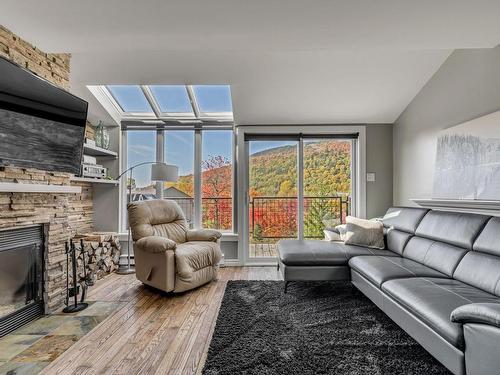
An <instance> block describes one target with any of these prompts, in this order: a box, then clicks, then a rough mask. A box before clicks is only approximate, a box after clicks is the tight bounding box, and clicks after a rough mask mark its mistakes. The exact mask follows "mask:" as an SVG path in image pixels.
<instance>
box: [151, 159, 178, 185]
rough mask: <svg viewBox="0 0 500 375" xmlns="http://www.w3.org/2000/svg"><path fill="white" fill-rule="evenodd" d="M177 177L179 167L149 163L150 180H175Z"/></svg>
mask: <svg viewBox="0 0 500 375" xmlns="http://www.w3.org/2000/svg"><path fill="white" fill-rule="evenodd" d="M178 179H179V168H178V167H177V166H176V165H171V164H165V163H156V164H153V165H151V180H152V181H168V182H177V180H178Z"/></svg>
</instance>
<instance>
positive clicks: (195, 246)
mask: <svg viewBox="0 0 500 375" xmlns="http://www.w3.org/2000/svg"><path fill="white" fill-rule="evenodd" d="M221 257H222V253H221V251H220V247H219V245H218V244H217V243H216V242H211V241H196V242H184V243H182V244H178V245H177V249H175V265H176V268H177V275H179V276H181V277H189V276H190V275H191V274H192V273H193V272H195V271H198V270H201V269H203V268H205V267H214V266H217V264H218V263H219V261H220V260H221Z"/></svg>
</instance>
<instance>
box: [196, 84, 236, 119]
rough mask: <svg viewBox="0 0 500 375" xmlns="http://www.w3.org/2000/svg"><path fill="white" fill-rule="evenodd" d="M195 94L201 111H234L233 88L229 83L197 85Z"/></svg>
mask: <svg viewBox="0 0 500 375" xmlns="http://www.w3.org/2000/svg"><path fill="white" fill-rule="evenodd" d="M193 92H194V96H195V98H196V103H197V104H198V108H199V109H200V112H203V113H206V114H208V113H232V112H233V106H232V104H231V89H230V88H229V86H228V85H195V86H193Z"/></svg>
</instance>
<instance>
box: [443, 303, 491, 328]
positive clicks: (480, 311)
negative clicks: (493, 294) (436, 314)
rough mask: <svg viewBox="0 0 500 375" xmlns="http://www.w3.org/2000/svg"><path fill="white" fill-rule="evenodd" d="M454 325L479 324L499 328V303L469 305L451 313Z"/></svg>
mask: <svg viewBox="0 0 500 375" xmlns="http://www.w3.org/2000/svg"><path fill="white" fill-rule="evenodd" d="M450 318H451V321H452V322H454V323H463V324H465V323H480V324H488V325H490V326H494V327H498V328H500V303H471V304H468V305H463V306H460V307H457V308H456V309H455V310H453V311H452V313H451V317H450Z"/></svg>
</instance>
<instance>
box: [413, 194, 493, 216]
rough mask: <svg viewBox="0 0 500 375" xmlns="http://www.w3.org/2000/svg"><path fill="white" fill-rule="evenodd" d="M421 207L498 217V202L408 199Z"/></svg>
mask: <svg viewBox="0 0 500 375" xmlns="http://www.w3.org/2000/svg"><path fill="white" fill-rule="evenodd" d="M410 200H411V201H412V202H414V203H416V204H418V205H419V206H421V207H425V208H432V209H438V210H448V211H451V210H453V211H463V212H475V213H484V214H488V215H494V216H500V201H490V200H474V199H434V198H433V199H410Z"/></svg>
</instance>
